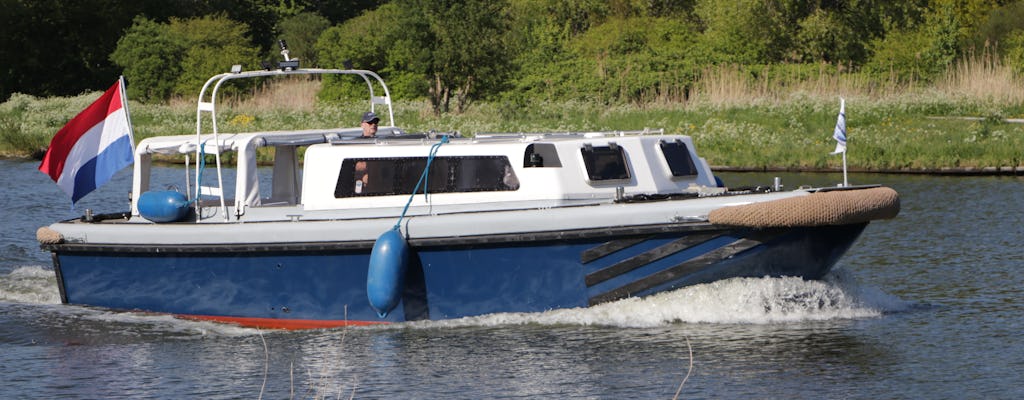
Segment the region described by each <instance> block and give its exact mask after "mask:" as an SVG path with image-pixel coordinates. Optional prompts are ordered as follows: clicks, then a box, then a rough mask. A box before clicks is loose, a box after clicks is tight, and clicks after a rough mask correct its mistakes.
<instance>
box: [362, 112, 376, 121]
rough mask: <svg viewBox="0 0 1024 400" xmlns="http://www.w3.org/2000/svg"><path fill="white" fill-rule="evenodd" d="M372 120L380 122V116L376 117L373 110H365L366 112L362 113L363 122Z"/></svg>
mask: <svg viewBox="0 0 1024 400" xmlns="http://www.w3.org/2000/svg"><path fill="white" fill-rule="evenodd" d="M374 121H377V122H380V118H378V117H377V114H375V113H374V112H373V111H367V112H365V113H363V122H374Z"/></svg>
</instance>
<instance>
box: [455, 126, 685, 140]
mask: <svg viewBox="0 0 1024 400" xmlns="http://www.w3.org/2000/svg"><path fill="white" fill-rule="evenodd" d="M664 134H665V130H664V129H662V128H658V129H650V128H644V129H635V130H621V131H591V132H554V133H533V132H513V133H499V132H479V133H477V134H475V135H474V136H473V138H474V139H478V140H487V139H495V140H508V139H523V140H539V139H559V138H566V139H579V138H581V137H583V138H603V137H617V136H638V135H639V136H643V135H664Z"/></svg>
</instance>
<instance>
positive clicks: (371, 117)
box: [360, 111, 380, 138]
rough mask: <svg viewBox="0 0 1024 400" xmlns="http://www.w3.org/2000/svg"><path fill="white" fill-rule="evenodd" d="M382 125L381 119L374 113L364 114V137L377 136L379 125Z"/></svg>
mask: <svg viewBox="0 0 1024 400" xmlns="http://www.w3.org/2000/svg"><path fill="white" fill-rule="evenodd" d="M378 123H380V118H378V117H377V114H376V113H374V112H373V111H367V112H365V113H363V122H362V124H360V125H362V127H363V137H364V138H368V137H374V136H377V124H378Z"/></svg>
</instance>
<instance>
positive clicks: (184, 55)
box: [110, 15, 258, 102]
mask: <svg viewBox="0 0 1024 400" xmlns="http://www.w3.org/2000/svg"><path fill="white" fill-rule="evenodd" d="M246 29H247V28H246V26H245V25H243V24H240V23H238V22H234V21H232V20H230V19H228V18H227V17H224V16H223V15H214V16H205V17H202V18H193V19H188V20H179V19H174V18H172V19H171V22H170V23H169V24H160V23H157V22H154V21H152V20H149V19H146V18H144V17H139V18H136V19H135V22H134V23H133V24H132V27H131V28H129V29H128V32H126V33H125V35H124V36H123V37H122V38H121V40H119V41H118V42H117V48H116V49H115V50H114V52H113V53H112V54H111V56H110V58H111V61H113V62H114V63H115V64H117V65H119V66H121V67H122V68H124V74H125V77H126V78H127V79H128V82H129V83H130V85H129V86H128V95H129V97H131V98H133V99H137V100H140V101H145V102H154V101H166V100H168V99H169V98H170V97H171V96H172V95H182V96H189V97H191V96H195V95H196V93H198V92H199V89H200V88H201V87H202V85H203V83H205V82H206V80H207V79H208V78H210V77H211V76H213V75H216V74H219V73H223V72H227V71H229V70H230V68H231V66H232V65H234V64H242V65H249V66H253V65H255V64H256V61H257V54H258V53H257V49H256V48H255V47H253V46H252V44H251V42H250V40H249V39H248V38H247V37H246V35H245V32H246Z"/></svg>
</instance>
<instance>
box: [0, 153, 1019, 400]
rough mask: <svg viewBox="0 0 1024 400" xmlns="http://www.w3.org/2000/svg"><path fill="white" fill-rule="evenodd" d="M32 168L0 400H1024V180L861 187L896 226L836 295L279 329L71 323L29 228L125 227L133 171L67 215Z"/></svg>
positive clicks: (884, 179)
mask: <svg viewBox="0 0 1024 400" xmlns="http://www.w3.org/2000/svg"><path fill="white" fill-rule="evenodd" d="M36 166H37V163H34V162H24V161H17V160H0V171H2V173H0V188H4V189H2V190H0V219H2V220H3V221H4V222H3V229H2V230H0V376H2V379H0V398H62V399H100V398H104V399H105V398H132V399H140V398H158V399H159V398H175V399H177V398H203V399H236V398H251V399H255V398H266V399H271V398H272V399H279V398H358V399H377V398H380V399H396V398H402V399H449V398H452V399H480V398H531V399H533V398H552V399H562V398H580V399H654V398H661V399H669V398H672V397H673V396H674V395H675V394H676V392H677V390H680V393H679V398H686V399H694V398H725V399H730V398H785V399H789V398H811V399H876V398H887V399H919V398H925V399H961V398H985V399H991V398H1005V399H1015V398H1021V397H1024V388H1022V387H1021V386H1020V385H1021V383H1022V382H1024V372H1022V371H1024V340H1022V339H1021V332H1022V331H1024V274H1022V273H1021V270H1022V267H1024V250H1022V245H1021V241H1022V239H1024V217H1022V215H1024V196H1022V193H1024V178H1018V177H942V176H905V175H857V174H854V175H851V177H850V180H851V183H854V184H862V183H882V184H885V185H888V186H891V187H893V188H895V189H896V190H897V191H899V192H900V194H901V196H902V206H903V208H902V212H901V213H900V215H899V217H897V218H896V219H894V220H889V221H879V222H875V223H872V224H871V225H869V226H868V228H867V229H866V230H865V232H864V234H863V236H862V237H861V239H860V240H859V241H858V242H857V243H856V244H854V246H853V247H852V248H851V249H850V252H849V253H848V254H847V255H846V256H845V257H844V258H842V259H841V260H840V261H839V264H838V265H837V266H836V268H835V270H834V271H833V272H832V273H830V275H829V276H827V277H826V279H825V280H823V281H807V282H805V281H802V280H799V279H787V278H781V279H736V280H729V281H723V282H718V283H714V284H709V285H701V286H695V287H690V288H685V289H682V290H679V291H675V292H671V293H665V294H662V295H658V296H654V297H651V298H647V299H641V300H638V299H629V300H624V301H620V302H617V303H612V304H607V305H602V306H599V307H595V308H590V309H575V310H559V311H550V312H546V313H539V314H501V315H489V316H483V317H477V318H469V319H462V320H454V321H441V322H423V323H409V324H398V325H395V326H388V327H375V328H346V329H334V330H315V331H293V332H285V331H260V330H256V329H243V328H237V327H233V326H229V325H220V324H213V323H200V322H192V321H183V320H178V319H175V318H172V317H169V316H164V315H148V314H142V313H124V312H110V311H106V310H102V309H93V308H85V307H77V306H66V305H61V304H59V303H60V297H59V295H58V292H57V287H56V283H55V278H54V275H53V270H52V267H51V266H50V265H49V264H50V259H49V255H48V254H46V253H44V252H42V251H41V250H39V246H38V244H37V243H36V241H35V230H36V228H38V227H40V226H43V225H46V224H49V223H50V222H53V221H55V220H59V219H65V218H74V217H77V216H79V215H81V214H82V212H83V210H84V209H85V208H90V209H93V210H94V211H95V212H97V213H102V212H115V211H123V210H125V209H127V205H126V202H127V192H128V191H129V190H130V172H129V171H128V170H125V171H122V172H121V173H120V174H119V175H118V176H117V177H116V178H115V179H114V181H112V182H111V183H110V184H108V185H107V186H104V187H103V188H101V189H100V190H99V191H97V192H95V193H93V194H90V195H89V196H87V197H86V198H85V199H83V200H82V202H80V204H79V205H77V206H76V208H75V209H74V210H73V209H72V208H71V204H70V201H69V200H68V197H67V196H65V195H64V194H63V193H61V192H60V191H59V190H58V189H57V187H56V185H54V184H53V183H52V182H50V181H49V179H48V178H47V177H46V176H45V175H43V174H42V173H40V172H38V171H36V170H35V168H36ZM162 173H182V172H181V170H180V169H179V170H173V169H170V168H168V169H166V171H163V172H162ZM722 175H723V178H724V180H725V182H726V183H727V184H729V185H732V186H739V185H747V184H770V183H771V181H772V178H773V177H774V176H780V177H781V178H782V182H783V184H785V185H791V186H792V187H795V186H797V185H800V184H812V185H833V184H835V183H836V182H839V181H841V180H842V177H841V176H840V175H838V174H760V173H757V174H740V173H730V174H722ZM680 387H681V389H680Z"/></svg>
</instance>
